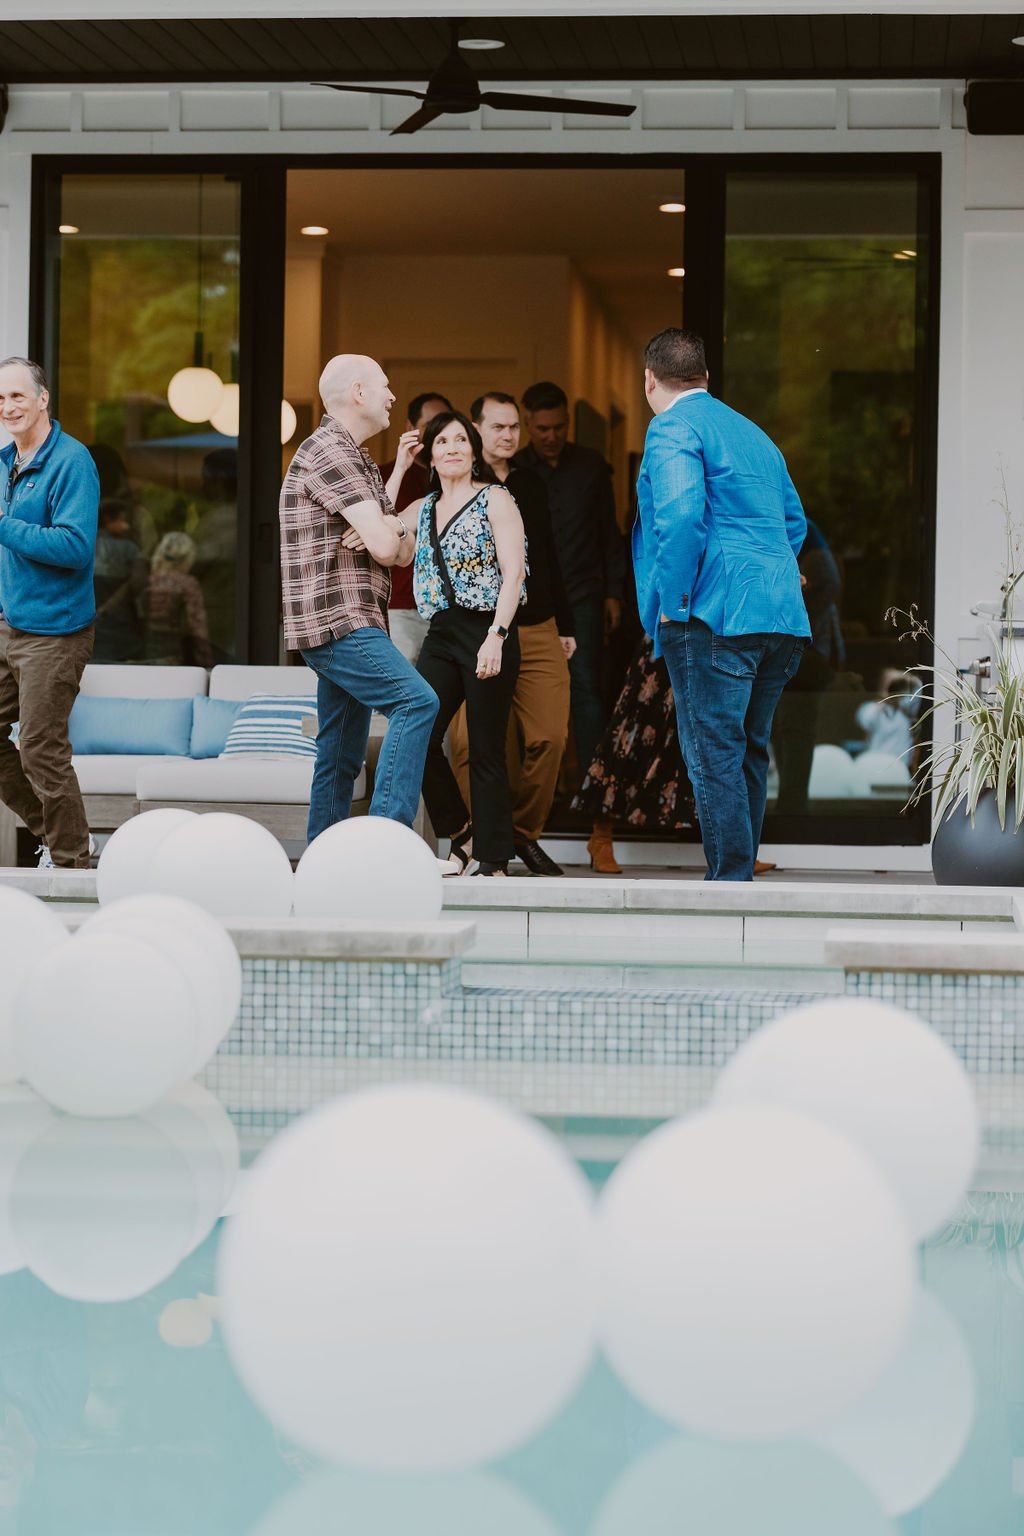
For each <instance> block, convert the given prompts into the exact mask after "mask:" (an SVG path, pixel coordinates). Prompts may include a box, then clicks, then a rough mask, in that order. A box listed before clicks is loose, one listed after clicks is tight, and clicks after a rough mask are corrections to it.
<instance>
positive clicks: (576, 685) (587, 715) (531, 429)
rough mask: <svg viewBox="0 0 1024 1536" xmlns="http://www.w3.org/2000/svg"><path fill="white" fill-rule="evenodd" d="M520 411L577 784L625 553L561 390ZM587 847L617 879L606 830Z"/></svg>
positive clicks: (522, 461)
mask: <svg viewBox="0 0 1024 1536" xmlns="http://www.w3.org/2000/svg"><path fill="white" fill-rule="evenodd" d="M523 409H524V411H525V412H526V430H527V433H528V435H529V438H530V441H529V444H528V446H527V447H526V448H524V449H523V450H522V451H521V452H520V453H517V454H516V457H515V463H516V465H519V466H521V467H523V468H525V469H530V470H532V471H533V472H534V474H536V475H537V476H539V478H540V480H541V482H542V483H543V485H544V489H545V490H546V492H547V498H548V506H549V507H550V510H551V526H552V528H553V530H554V538H555V548H556V550H557V552H558V563H559V566H560V568H561V572H562V576H563V578H564V581H565V589H566V593H567V595H568V599H569V605H570V608H571V610H572V633H573V635H574V636H575V638H576V652H575V655H574V656H573V657H572V659H571V661H570V663H569V675H570V679H571V683H572V694H571V699H572V723H573V731H574V733H575V737H576V759H577V767H578V768H579V773H580V777H581V778H582V777H583V775H584V774H585V773H586V771H587V769H588V768H589V767H590V764H591V763H592V762H593V760H594V757H595V755H596V753H597V746H598V743H599V741H600V739H601V736H602V734H603V732H604V727H605V723H606V722H605V711H604V701H603V698H602V693H601V670H602V659H603V652H604V639H605V634H606V633H607V632H608V631H610V630H613V629H617V628H618V625H619V622H620V619H621V614H622V589H623V582H624V578H625V565H626V557H625V546H624V543H623V539H622V534H621V533H620V532H619V526H618V524H617V522H616V521H615V498H614V495H613V492H612V477H611V469H610V468H609V466H608V464H607V462H606V461H605V459H604V458H603V457H602V455H601V454H599V453H595V451H594V450H593V449H592V448H582V447H580V445H579V444H578V443H570V442H569V441H568V435H569V402H568V400H567V399H566V395H565V391H564V390H563V389H561V388H560V387H559V386H558V385H557V384H552V383H541V384H532V385H531V386H530V388H529V389H528V390H527V391H526V393H525V394H524V395H523ZM599 844H600V846H598V845H599ZM588 847H589V850H590V854H591V859H592V862H593V864H594V867H595V868H596V869H599V870H601V871H602V872H603V873H607V874H615V873H618V872H619V871H618V865H617V864H615V862H614V855H613V854H612V851H611V831H610V828H606V827H604V826H603V825H602V826H599V827H595V835H594V838H593V839H592V840H591V844H589V845H588Z"/></svg>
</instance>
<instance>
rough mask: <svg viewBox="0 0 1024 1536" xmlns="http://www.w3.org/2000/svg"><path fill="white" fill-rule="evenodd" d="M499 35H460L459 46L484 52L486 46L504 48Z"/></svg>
mask: <svg viewBox="0 0 1024 1536" xmlns="http://www.w3.org/2000/svg"><path fill="white" fill-rule="evenodd" d="M504 46H505V44H504V43H503V42H502V40H501V38H500V37H460V38H459V47H460V48H471V49H474V50H476V51H478V52H480V53H484V52H485V51H486V50H487V49H488V48H504Z"/></svg>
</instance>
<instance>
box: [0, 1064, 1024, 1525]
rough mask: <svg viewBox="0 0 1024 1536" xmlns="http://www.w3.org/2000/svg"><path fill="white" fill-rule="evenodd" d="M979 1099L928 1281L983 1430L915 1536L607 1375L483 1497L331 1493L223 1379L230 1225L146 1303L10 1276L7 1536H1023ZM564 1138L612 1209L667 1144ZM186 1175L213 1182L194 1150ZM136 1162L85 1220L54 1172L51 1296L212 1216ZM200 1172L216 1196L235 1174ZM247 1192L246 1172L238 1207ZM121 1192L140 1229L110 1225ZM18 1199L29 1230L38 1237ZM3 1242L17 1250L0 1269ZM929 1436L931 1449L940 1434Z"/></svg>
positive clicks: (459, 1487) (1004, 1107)
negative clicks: (972, 1169) (952, 1214)
mask: <svg viewBox="0 0 1024 1536" xmlns="http://www.w3.org/2000/svg"><path fill="white" fill-rule="evenodd" d="M982 1087H983V1089H984V1091H983V1093H982V1096H981V1102H982V1107H983V1112H984V1114H985V1119H986V1127H985V1130H986V1142H985V1152H984V1155H983V1158H982V1162H981V1168H980V1171H979V1177H978V1181H977V1182H978V1188H977V1190H976V1191H975V1192H974V1193H973V1194H972V1195H971V1197H970V1200H969V1202H968V1204H967V1207H966V1209H965V1211H964V1212H963V1213H962V1215H961V1217H960V1218H959V1219H958V1220H957V1221H956V1222H954V1223H952V1224H951V1225H950V1226H949V1227H948V1228H947V1229H946V1230H945V1231H944V1232H943V1233H942V1234H940V1236H939V1237H938V1238H937V1239H935V1240H934V1241H932V1242H930V1243H929V1244H928V1245H927V1246H926V1247H925V1248H924V1249H923V1250H922V1251H921V1260H920V1262H921V1275H922V1279H923V1283H924V1285H925V1287H926V1288H927V1289H928V1290H929V1291H930V1292H931V1293H932V1294H933V1295H934V1296H935V1297H936V1298H937V1299H938V1300H939V1301H940V1302H941V1303H942V1305H943V1306H944V1307H945V1309H946V1310H947V1311H948V1312H949V1313H950V1314H951V1316H952V1317H953V1318H954V1319H955V1320H956V1322H957V1324H958V1326H959V1328H960V1330H961V1332H962V1334H963V1336H964V1339H965V1340H966V1342H967V1345H968V1347H969V1351H970V1355H971V1358H972V1362H973V1366H974V1371H975V1375H976V1382H977V1407H976V1415H975V1420H974V1426H973V1430H972V1432H971V1436H970V1439H969V1442H968V1444H967V1447H966V1450H965V1451H964V1453H963V1455H962V1457H961V1459H960V1461H959V1463H958V1464H957V1466H956V1467H955V1468H954V1470H953V1471H952V1472H951V1473H950V1475H949V1476H948V1477H947V1478H946V1480H945V1481H944V1482H943V1483H942V1485H941V1486H940V1487H938V1488H937V1489H936V1491H935V1492H934V1493H933V1494H932V1495H931V1497H930V1498H928V1500H927V1502H925V1503H924V1504H922V1505H921V1506H920V1507H919V1508H916V1509H914V1510H912V1511H911V1512H909V1513H907V1514H904V1515H902V1516H901V1517H899V1518H893V1519H892V1520H891V1521H889V1522H886V1521H884V1520H882V1519H881V1517H880V1516H878V1515H877V1514H875V1513H872V1511H873V1509H874V1506H873V1505H872V1504H871V1503H870V1501H868V1502H867V1503H866V1504H865V1506H864V1508H863V1509H862V1508H861V1506H860V1504H859V1503H858V1500H857V1497H856V1496H852V1495H851V1494H850V1492H849V1488H848V1486H847V1483H844V1481H843V1477H842V1476H840V1477H838V1478H837V1480H836V1481H835V1483H834V1484H833V1483H831V1482H830V1481H829V1475H831V1474H829V1475H823V1473H822V1465H823V1464H822V1462H821V1454H822V1453H819V1452H816V1451H815V1450H814V1449H813V1448H812V1447H808V1446H801V1445H797V1444H794V1445H790V1446H783V1447H775V1448H768V1449H765V1448H760V1449H759V1448H753V1449H748V1450H745V1449H743V1448H736V1447H721V1446H715V1445H712V1444H710V1443H702V1442H697V1441H693V1440H687V1439H686V1437H680V1436H679V1435H678V1433H677V1432H676V1431H675V1430H674V1429H672V1428H671V1427H670V1426H668V1425H667V1424H665V1423H664V1422H662V1421H661V1420H659V1419H658V1418H657V1417H656V1416H655V1415H654V1414H652V1413H651V1412H649V1411H648V1410H647V1409H646V1408H644V1407H643V1406H642V1405H641V1404H639V1403H638V1402H636V1401H635V1400H634V1399H632V1398H631V1397H630V1395H629V1394H628V1393H627V1392H626V1390H625V1389H624V1388H623V1387H622V1385H621V1384H620V1383H619V1382H618V1380H617V1378H616V1377H615V1376H614V1375H613V1374H612V1372H611V1371H610V1369H609V1368H608V1367H607V1366H606V1365H605V1364H604V1363H603V1362H602V1361H601V1360H600V1358H598V1359H597V1360H596V1361H595V1363H594V1364H593V1367H592V1369H591V1370H590V1372H589V1374H588V1375H587V1377H586V1379H585V1380H584V1382H583V1384H582V1385H581V1387H580V1388H579V1390H578V1391H577V1393H576V1394H575V1396H574V1397H573V1399H572V1401H571V1402H570V1403H569V1404H568V1406H567V1407H566V1408H565V1409H564V1411H563V1412H562V1413H561V1414H560V1415H559V1416H558V1418H557V1419H556V1420H555V1421H554V1422H553V1423H552V1424H550V1425H549V1427H548V1428H547V1429H546V1431H545V1432H544V1433H542V1434H540V1435H538V1436H537V1437H536V1438H535V1439H534V1440H532V1441H530V1442H529V1443H528V1444H526V1445H524V1446H522V1447H521V1448H520V1449H519V1450H517V1451H516V1452H515V1453H514V1454H512V1455H510V1456H507V1457H506V1458H504V1459H503V1460H502V1461H500V1462H499V1463H497V1464H496V1465H495V1466H493V1467H491V1468H489V1469H487V1471H486V1473H472V1474H463V1475H459V1476H456V1475H451V1476H446V1477H438V1478H434V1479H426V1480H418V1481H416V1482H413V1483H409V1482H408V1481H407V1480H403V1479H387V1478H361V1477H359V1476H357V1475H352V1474H348V1473H345V1472H338V1473H333V1474H325V1473H324V1472H323V1471H322V1470H321V1469H319V1468H318V1467H317V1465H316V1463H315V1461H314V1459H313V1458H312V1457H311V1456H309V1455H308V1454H306V1453H305V1452H303V1451H301V1450H299V1449H297V1448H296V1447H295V1446H293V1445H290V1444H289V1443H287V1442H286V1441H285V1440H284V1439H283V1438H282V1437H281V1436H280V1435H279V1434H278V1433H277V1432H276V1431H275V1430H274V1428H273V1427H272V1426H271V1425H270V1424H269V1423H268V1421H267V1420H266V1419H265V1418H264V1416H263V1415H262V1414H261V1413H260V1412H259V1411H258V1410H257V1408H256V1407H255V1406H254V1405H253V1404H252V1402H251V1401H250V1400H249V1398H248V1397H247V1395H246V1392H245V1391H244V1389H243V1388H242V1386H241V1384H240V1382H239V1380H238V1378H237V1376H236V1375H235V1373H234V1371H233V1369H232V1366H231V1364H230V1362H229V1359H228V1357H227V1354H226V1352H225V1349H224V1346H223V1342H222V1338H221V1331H220V1322H219V1316H218V1311H219V1308H218V1301H217V1298H216V1295H215V1278H214V1276H215V1267H216V1258H217V1248H218V1244H219V1241H220V1237H221V1232H222V1229H223V1223H221V1224H219V1225H218V1226H216V1227H215V1228H214V1229H213V1231H212V1232H210V1234H209V1236H208V1237H206V1238H205V1240H204V1241H203V1242H202V1243H201V1244H200V1245H199V1246H198V1247H197V1248H196V1249H195V1250H194V1251H193V1252H192V1253H191V1254H190V1255H189V1256H188V1257H187V1258H185V1259H184V1260H183V1261H182V1262H181V1263H179V1264H178V1266H177V1268H176V1269H175V1270H174V1272H173V1273H172V1274H170V1276H169V1278H165V1279H161V1280H160V1281H159V1283H157V1284H154V1285H152V1286H151V1287H150V1288H149V1289H147V1290H146V1291H145V1293H144V1294H142V1295H140V1296H138V1297H137V1298H136V1299H133V1300H130V1301H95V1302H82V1301H72V1300H69V1299H66V1297H64V1296H62V1295H58V1294H56V1292H55V1291H54V1290H52V1289H50V1288H49V1287H48V1286H47V1285H46V1284H44V1283H43V1281H42V1280H41V1279H39V1278H37V1276H36V1274H33V1273H31V1272H30V1271H29V1270H28V1269H19V1270H16V1271H14V1272H12V1273H6V1274H3V1275H0V1536H8V1533H11V1536H15V1533H16V1536H414V1533H415V1536H512V1533H515V1536H585V1533H593V1536H626V1533H627V1531H628V1532H629V1533H630V1536H660V1533H661V1532H662V1531H664V1532H665V1533H668V1532H678V1533H679V1536H741V1533H742V1536H884V1533H885V1532H890V1533H892V1532H905V1533H915V1536H967V1533H978V1536H1020V1533H1021V1532H1022V1531H1024V1130H1022V1123H1024V1121H1022V1116H1021V1114H1020V1108H1019V1106H1020V1102H1021V1101H1022V1100H1024V1083H1017V1082H1016V1081H1007V1080H1005V1079H1004V1080H1001V1082H1000V1084H999V1086H998V1091H997V1092H993V1091H992V1089H991V1084H988V1085H982ZM547 1118H548V1121H549V1123H550V1124H552V1125H553V1126H554V1127H555V1128H556V1129H557V1130H558V1131H559V1132H560V1134H562V1135H564V1136H565V1138H566V1141H567V1144H568V1145H569V1147H570V1148H571V1149H572V1150H573V1152H574V1153H575V1155H576V1156H577V1157H578V1158H579V1159H580V1161H581V1162H582V1163H583V1166H584V1167H585V1169H586V1171H587V1173H588V1175H589V1176H590V1178H591V1179H592V1181H593V1182H594V1183H595V1185H597V1184H600V1183H601V1182H602V1180H603V1179H604V1178H605V1177H606V1176H607V1175H608V1173H609V1171H610V1169H611V1168H612V1167H613V1166H614V1163H615V1160H616V1158H617V1157H618V1156H619V1155H620V1154H621V1152H622V1150H623V1149H624V1148H625V1147H627V1146H628V1145H629V1144H630V1143H631V1142H632V1141H634V1140H635V1139H636V1137H637V1136H638V1135H641V1134H643V1133H644V1131H645V1130H647V1129H649V1127H650V1125H651V1124H653V1123H654V1119H653V1117H652V1118H645V1117H643V1116H642V1115H641V1116H632V1117H628V1118H627V1117H624V1116H616V1115H607V1116H600V1115H594V1114H588V1115H587V1116H586V1117H573V1116H572V1115H561V1116H559V1115H551V1116H548V1117H547ZM281 1121H282V1117H281V1116H280V1115H274V1116H268V1118H267V1121H266V1122H265V1123H263V1122H261V1120H260V1115H259V1112H258V1110H252V1111H250V1112H249V1113H248V1114H247V1115H246V1116H245V1117H240V1120H239V1123H240V1129H241V1140H242V1153H243V1161H245V1160H247V1159H250V1158H251V1156H252V1155H253V1154H254V1153H255V1152H256V1151H257V1150H258V1148H259V1146H260V1144H262V1143H263V1142H265V1140H266V1139H268V1137H269V1136H270V1135H271V1134H273V1133H274V1131H275V1130H276V1129H278V1128H279V1126H280V1124H281ZM221 1150H223V1149H221ZM190 1155H191V1156H192V1166H193V1167H195V1166H197V1163H196V1153H195V1148H193V1149H192V1153H191V1154H190ZM218 1155H219V1154H218ZM133 1156H134V1159H135V1170H134V1171H133V1174H132V1177H124V1176H123V1175H124V1173H125V1170H124V1165H123V1159H122V1163H121V1165H120V1172H117V1173H115V1172H113V1171H112V1174H111V1177H110V1179H108V1181H107V1185H106V1189H107V1192H108V1195H109V1198H98V1199H94V1200H86V1201H83V1200H82V1199H81V1198H79V1197H78V1196H77V1195H76V1193H75V1190H74V1188H73V1185H74V1175H73V1172H72V1175H71V1177H70V1179H69V1182H68V1184H67V1186H66V1187H58V1183H59V1181H55V1169H56V1170H57V1171H58V1172H59V1167H60V1165H59V1163H56V1164H55V1163H51V1164H49V1165H48V1172H47V1175H46V1177H45V1178H43V1177H40V1178H39V1179H37V1180H36V1182H35V1184H34V1185H33V1186H32V1199H33V1200H34V1201H36V1202H37V1204H38V1207H39V1209H38V1212H37V1213H36V1214H37V1217H38V1219H37V1222H36V1225H35V1227H33V1228H32V1230H33V1231H35V1232H36V1233H37V1235H38V1234H39V1233H44V1234H45V1233H49V1235H50V1239H49V1240H52V1239H53V1234H54V1233H60V1234H62V1241H61V1244H59V1245H58V1247H57V1248H55V1247H54V1246H53V1242H52V1241H51V1247H50V1249H49V1250H47V1251H48V1253H49V1261H48V1262H49V1268H48V1269H47V1266H46V1265H45V1264H44V1265H41V1266H40V1265H37V1267H41V1268H43V1269H46V1271H47V1273H48V1274H49V1275H50V1278H51V1279H52V1280H54V1282H55V1283H57V1284H61V1285H63V1284H67V1288H69V1289H75V1288H76V1285H77V1286H78V1288H82V1286H83V1285H85V1286H86V1287H91V1288H92V1291H93V1293H95V1294H100V1293H102V1292H103V1289H104V1286H105V1285H106V1286H109V1284H110V1277H111V1275H112V1274H113V1272H114V1271H115V1270H116V1269H117V1266H118V1264H119V1263H121V1262H122V1261H123V1262H124V1263H128V1262H134V1263H137V1264H139V1265H141V1266H142V1267H141V1269H140V1271H139V1272H140V1273H145V1264H146V1263H147V1262H150V1261H152V1262H154V1263H156V1262H157V1250H158V1249H159V1248H160V1244H161V1243H162V1242H163V1241H164V1240H165V1238H166V1240H167V1241H168V1242H170V1243H172V1244H173V1242H180V1241H181V1234H184V1235H185V1237H186V1238H187V1235H188V1231H189V1223H190V1222H191V1221H193V1220H194V1219H195V1215H196V1213H195V1212H194V1211H191V1210H185V1209H183V1208H182V1207H181V1206H180V1202H179V1201H178V1198H177V1195H176V1193H175V1188H174V1187H173V1186H172V1184H171V1183H169V1182H168V1181H167V1179H166V1178H164V1177H163V1176H162V1175H161V1176H160V1177H158V1175H159V1174H160V1170H159V1169H158V1168H156V1166H155V1165H154V1164H152V1163H147V1156H146V1153H145V1147H144V1146H143V1145H142V1143H141V1142H140V1143H138V1144H137V1145H135V1147H134V1152H133ZM229 1161H230V1159H229ZM95 1166H96V1167H100V1166H102V1159H101V1160H100V1161H99V1162H97V1163H96V1164H95ZM68 1167H69V1168H70V1164H68ZM110 1167H111V1170H113V1169H114V1164H111V1165H110ZM218 1169H219V1170H220V1171H219V1172H218V1171H217V1170H218ZM2 1171H3V1170H2V1161H0V1175H2ZM136 1172H137V1174H138V1176H137V1177H136V1176H135V1174H136ZM207 1172H208V1173H211V1176H214V1177H222V1176H223V1167H222V1166H221V1165H220V1164H218V1165H217V1168H213V1166H212V1163H211V1164H210V1166H209V1167H208V1168H207ZM150 1177H152V1178H155V1179H156V1184H155V1186H154V1188H153V1190H152V1195H151V1198H148V1199H147V1195H146V1179H147V1178H150ZM161 1179H162V1182H161ZM119 1180H120V1182H119ZM0 1183H2V1177H0ZM244 1189H245V1172H244V1171H243V1173H242V1180H241V1185H240V1198H242V1199H244ZM117 1190H120V1192H121V1196H122V1198H123V1199H124V1200H125V1201H127V1202H128V1207H127V1209H128V1213H129V1218H130V1219H129V1220H128V1221H127V1222H126V1221H125V1219H124V1217H125V1212H124V1211H121V1212H112V1210H111V1204H110V1202H111V1201H115V1203H116V1193H115V1192H116V1191H117ZM0 1192H2V1191H0ZM16 1193H17V1192H16ZM21 1198H22V1201H23V1203H22V1206H21V1207H20V1220H21V1224H22V1230H25V1229H26V1221H29V1226H31V1221H30V1220H29V1218H30V1217H32V1214H33V1213H32V1212H31V1211H27V1208H26V1207H25V1205H24V1198H25V1197H24V1196H22V1197H21ZM171 1227H173V1228H174V1231H173V1233H172V1232H170V1231H169V1228H171ZM126 1231H127V1232H128V1233H129V1238H130V1240H129V1241H128V1242H127V1243H126V1246H125V1248H124V1253H123V1254H120V1253H119V1252H117V1251H115V1250H116V1248H117V1243H118V1242H121V1241H123V1240H124V1234H125V1232H126ZM118 1234H120V1236H119V1235H118ZM3 1238H4V1234H3V1232H2V1230H0V1260H2V1258H3V1256H4V1251H5V1250H4V1247H3ZM64 1239H66V1241H65V1240H64ZM39 1242H40V1244H41V1245H42V1247H45V1242H44V1241H43V1239H39ZM133 1243H134V1247H133ZM58 1250H59V1251H58ZM7 1258H8V1262H10V1253H9V1252H8V1254H7ZM76 1266H77V1268H76ZM76 1275H78V1276H81V1275H86V1276H87V1279H86V1281H85V1282H76V1280H75V1276H76ZM68 1276H71V1281H70V1283H68ZM916 1428H917V1429H920V1431H921V1432H922V1433H924V1435H925V1436H926V1437H927V1432H928V1427H927V1426H926V1425H925V1426H918V1427H916ZM681 1468H682V1469H684V1470H685V1469H687V1468H689V1472H688V1473H687V1476H688V1477H689V1478H690V1481H687V1480H686V1478H685V1477H683V1476H682V1473H681V1472H680V1471H679V1469H681ZM677 1473H679V1478H681V1479H682V1480H681V1481H680V1480H679V1478H677V1481H676V1482H675V1483H674V1482H673V1477H675V1476H676V1474H677ZM844 1476H845V1474H844ZM823 1477H824V1480H823ZM773 1480H774V1484H776V1485H777V1484H779V1483H780V1482H781V1483H785V1485H786V1493H785V1497H784V1498H782V1500H781V1502H779V1503H778V1505H777V1506H776V1504H775V1503H773V1495H772V1494H771V1493H769V1494H767V1495H763V1494H762V1493H761V1490H762V1489H765V1488H768V1489H771V1488H772V1486H773ZM676 1490H678V1497H676ZM773 1510H774V1511H775V1512H774V1513H772V1511H773ZM779 1510H782V1511H783V1513H782V1514H780V1513H779ZM708 1511H711V1513H710V1514H709V1513H708ZM780 1521H782V1523H781V1524H780Z"/></svg>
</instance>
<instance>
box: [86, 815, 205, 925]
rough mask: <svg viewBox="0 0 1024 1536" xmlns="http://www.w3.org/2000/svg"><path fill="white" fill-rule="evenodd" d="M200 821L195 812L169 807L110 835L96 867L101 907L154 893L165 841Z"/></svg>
mask: <svg viewBox="0 0 1024 1536" xmlns="http://www.w3.org/2000/svg"><path fill="white" fill-rule="evenodd" d="M195 820H197V817H196V813H195V811H180V810H176V809H174V807H171V806H169V807H167V809H166V810H162V811H143V812H142V814H141V816H130V817H129V818H128V820H127V821H123V822H122V823H121V825H120V826H119V827H118V828H117V829H116V831H114V832H112V833H111V834H110V837H109V838H108V839H107V841H106V843H105V844H104V846H103V852H102V853H101V854H100V857H99V863H98V864H97V866H96V899H97V901H98V902H99V904H100V906H101V907H103V906H106V905H107V903H108V902H112V901H120V900H121V899H122V897H125V896H140V895H142V894H143V893H144V892H146V891H152V890H153V889H154V886H153V860H154V858H155V857H156V851H157V849H158V848H159V846H160V844H161V843H162V842H163V840H164V838H165V837H168V836H169V835H170V834H171V833H172V832H173V831H174V830H175V829H176V828H177V827H181V826H184V825H185V824H186V823H187V822H190V821H195Z"/></svg>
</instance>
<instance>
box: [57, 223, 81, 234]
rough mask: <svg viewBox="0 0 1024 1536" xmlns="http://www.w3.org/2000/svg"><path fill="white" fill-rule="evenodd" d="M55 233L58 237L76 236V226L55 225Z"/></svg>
mask: <svg viewBox="0 0 1024 1536" xmlns="http://www.w3.org/2000/svg"><path fill="white" fill-rule="evenodd" d="M57 233H58V235H77V234H78V225H77V224H58V225H57Z"/></svg>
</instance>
